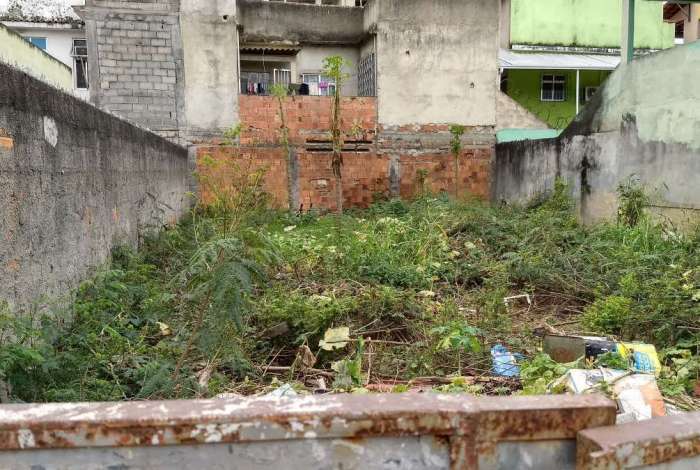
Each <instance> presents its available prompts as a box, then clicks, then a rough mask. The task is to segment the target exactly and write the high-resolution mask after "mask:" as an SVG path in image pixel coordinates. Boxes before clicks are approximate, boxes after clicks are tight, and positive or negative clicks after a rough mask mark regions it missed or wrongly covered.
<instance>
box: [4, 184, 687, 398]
mask: <svg viewBox="0 0 700 470" xmlns="http://www.w3.org/2000/svg"><path fill="white" fill-rule="evenodd" d="M565 192H566V191H565V188H564V187H560V188H559V189H558V191H557V192H556V193H555V194H554V195H552V197H551V198H549V199H547V200H543V201H542V202H541V203H539V204H536V205H533V206H532V207H529V208H489V207H486V206H484V205H482V204H480V203H477V202H463V203H454V202H450V201H449V200H447V198H439V197H425V198H422V199H420V200H417V201H415V202H412V203H405V202H401V201H387V202H379V203H377V204H376V205H374V206H373V207H372V208H371V209H369V210H366V211H357V212H348V213H346V214H345V215H343V216H336V215H327V216H320V215H318V214H304V215H290V214H287V213H280V212H277V211H272V210H268V209H265V208H264V207H262V205H261V204H259V203H258V202H256V203H255V204H253V205H252V206H251V207H246V208H245V210H236V211H232V210H231V207H230V206H229V207H225V206H221V205H219V206H215V207H210V208H209V209H208V210H206V211H202V210H198V211H196V212H194V213H193V215H192V217H191V218H190V219H189V220H187V221H186V222H184V223H182V224H181V225H180V226H178V227H176V228H172V229H168V230H166V231H164V232H163V233H161V234H160V235H158V236H157V237H156V238H152V239H149V240H145V241H144V243H143V246H142V248H141V249H140V250H139V251H138V252H133V251H131V250H128V249H118V250H115V252H114V256H113V262H112V265H111V266H110V267H109V269H106V270H103V271H101V272H99V273H98V274H97V275H96V276H95V278H94V279H92V280H90V281H89V282H86V283H85V284H84V285H83V286H82V287H81V289H80V290H79V292H78V293H77V297H76V299H75V301H74V302H73V304H72V305H71V307H70V308H68V309H65V310H64V311H58V310H56V311H53V312H51V315H50V316H46V315H40V314H39V313H32V312H25V313H24V314H23V316H22V317H21V320H17V319H15V317H14V316H13V315H10V314H9V312H7V313H6V314H5V315H4V317H3V324H2V327H3V343H2V350H1V361H2V362H1V363H0V374H2V380H3V384H4V387H3V389H4V390H3V395H4V397H3V398H4V399H9V400H23V401H65V400H123V399H156V398H186V397H209V396H215V395H217V394H221V393H238V394H243V395H249V394H254V393H262V392H267V391H270V390H272V389H274V388H277V387H278V386H279V384H280V383H290V384H292V385H293V387H294V388H295V389H296V390H297V391H299V392H304V391H308V392H316V393H319V392H332V391H355V392H366V391H385V392H386V391H394V392H400V391H406V390H409V389H413V388H422V389H428V388H437V389H439V390H442V391H466V392H470V393H493V394H507V393H513V392H517V393H522V392H521V391H520V390H521V389H522V388H523V387H525V393H534V392H543V391H544V385H546V382H547V381H549V380H550V379H552V378H555V376H556V375H557V374H559V373H561V370H559V367H557V366H555V365H554V364H553V363H551V361H548V360H547V358H546V357H543V356H541V355H540V353H539V351H538V348H539V346H540V336H539V335H541V334H542V333H544V332H548V331H549V332H551V331H561V332H590V333H605V334H608V335H614V336H617V337H620V338H624V339H626V340H634V339H636V340H644V341H648V342H651V343H653V344H655V345H656V346H657V347H658V348H659V349H660V350H663V351H664V357H663V359H664V362H665V364H666V365H668V366H669V367H668V368H667V370H666V371H665V372H664V375H663V378H662V379H661V385H662V388H663V390H664V392H665V394H666V395H667V396H668V397H670V398H671V399H673V400H675V401H676V402H678V403H681V404H682V406H683V407H693V406H695V405H694V403H693V401H692V400H691V399H690V397H689V394H690V393H692V391H693V389H694V387H695V384H696V380H697V374H698V364H700V362H698V361H697V347H698V341H699V340H700V249H699V248H700V232H695V233H690V234H684V235H681V234H679V233H676V232H675V231H674V230H673V228H672V227H669V226H667V225H663V224H661V225H659V224H656V223H653V222H651V221H649V220H648V219H647V218H646V217H645V216H644V214H643V211H642V210H641V208H640V207H637V206H635V204H636V203H635V199H634V198H629V194H626V195H624V197H625V198H628V199H625V200H623V205H622V210H621V217H620V221H619V222H618V223H611V224H605V225H598V226H593V227H582V226H580V225H579V224H578V223H577V222H576V219H575V217H574V213H573V210H572V207H571V204H570V201H569V200H568V199H567V197H566V196H565ZM251 200H256V201H258V198H252V199H251ZM524 294H527V295H528V296H529V300H528V297H527V296H523V295H524ZM513 296H519V297H515V298H512V299H509V297H513ZM498 343H501V344H503V345H504V346H506V347H508V348H509V349H510V350H511V351H513V352H515V353H520V354H522V355H523V356H524V357H525V358H526V359H525V361H524V363H523V367H524V369H523V380H522V381H520V380H517V379H502V378H499V379H494V378H492V377H491V375H492V374H491V372H490V369H491V356H490V352H489V351H490V348H491V347H492V346H493V345H494V344H498Z"/></svg>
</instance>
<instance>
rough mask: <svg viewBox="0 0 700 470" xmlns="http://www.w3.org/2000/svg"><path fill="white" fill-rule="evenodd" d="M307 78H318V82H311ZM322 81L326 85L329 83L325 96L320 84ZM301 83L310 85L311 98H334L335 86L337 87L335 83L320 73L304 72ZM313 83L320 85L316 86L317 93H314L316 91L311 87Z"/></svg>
mask: <svg viewBox="0 0 700 470" xmlns="http://www.w3.org/2000/svg"><path fill="white" fill-rule="evenodd" d="M307 77H314V78H316V82H309V81H308V79H307ZM324 79H325V80H324ZM322 81H325V82H326V83H328V88H326V89H325V90H326V92H325V94H324V92H323V91H322V89H321V87H320V83H321V82H322ZM301 82H302V83H306V84H308V85H309V94H310V95H311V96H333V95H334V94H335V85H336V84H335V82H334V81H333V80H330V79H329V78H328V77H327V76H325V75H323V74H322V73H320V72H304V73H302V74H301ZM312 83H317V84H318V85H316V87H317V88H318V90H317V91H318V92H317V93H313V91H314V90H313V89H312V86H311V85H312Z"/></svg>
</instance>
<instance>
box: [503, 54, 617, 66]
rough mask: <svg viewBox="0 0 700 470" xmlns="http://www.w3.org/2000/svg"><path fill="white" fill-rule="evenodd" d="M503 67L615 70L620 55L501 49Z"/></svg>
mask: <svg viewBox="0 0 700 470" xmlns="http://www.w3.org/2000/svg"><path fill="white" fill-rule="evenodd" d="M498 62H499V66H500V68H501V69H525V70H615V69H616V68H617V66H618V65H620V57H619V56H611V55H598V54H561V53H554V52H515V51H510V50H506V49H501V50H500V51H499V53H498Z"/></svg>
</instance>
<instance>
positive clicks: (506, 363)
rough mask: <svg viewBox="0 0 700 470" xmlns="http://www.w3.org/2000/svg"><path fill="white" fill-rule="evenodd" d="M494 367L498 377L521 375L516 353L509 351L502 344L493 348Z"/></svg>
mask: <svg viewBox="0 0 700 470" xmlns="http://www.w3.org/2000/svg"><path fill="white" fill-rule="evenodd" d="M491 357H492V358H493V367H492V369H491V371H492V372H493V374H494V375H496V376H498V377H520V366H519V365H518V363H517V361H516V359H515V355H514V354H513V353H511V352H510V351H508V350H507V349H506V348H505V346H503V345H502V344H497V345H495V346H494V347H492V348H491Z"/></svg>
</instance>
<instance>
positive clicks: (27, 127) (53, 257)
mask: <svg viewBox="0 0 700 470" xmlns="http://www.w3.org/2000/svg"><path fill="white" fill-rule="evenodd" d="M190 174H191V171H190V168H189V165H188V155H187V149H185V148H183V147H180V146H178V145H175V144H173V143H171V142H169V141H167V140H165V139H163V138H161V137H159V136H157V135H155V134H153V133H151V132H148V131H145V130H144V129H141V128H138V127H136V126H134V125H132V124H129V123H128V122H126V121H124V120H121V119H118V118H116V117H115V116H113V115H110V114H107V113H105V112H102V111H100V110H98V109H97V108H95V107H94V106H92V105H90V104H88V103H85V102H84V101H81V100H79V99H77V98H74V97H73V96H70V95H68V94H65V93H62V92H60V91H58V90H57V89H55V88H52V87H51V86H49V85H47V84H45V83H43V82H41V81H39V80H36V79H34V78H31V77H30V76H28V75H26V74H24V73H22V72H20V71H18V70H16V69H13V68H11V67H10V66H7V65H4V64H0V240H2V242H0V300H5V301H8V302H9V303H10V304H12V305H14V306H16V307H22V306H27V305H28V304H30V303H31V302H33V301H38V300H41V299H53V300H58V299H59V298H60V297H61V296H64V295H66V294H68V293H69V292H70V291H71V289H73V288H75V287H76V286H77V285H78V284H79V283H80V282H81V281H82V280H84V279H85V278H86V277H88V276H89V275H90V274H91V272H92V271H93V270H94V269H95V268H97V267H99V266H101V265H103V264H104V263H105V262H106V261H107V260H108V258H109V256H110V251H111V248H112V247H113V246H114V245H115V244H117V243H126V244H129V245H132V246H133V245H136V244H137V243H138V241H139V238H140V237H141V236H142V235H143V234H145V233H146V232H148V231H151V230H158V229H161V228H162V227H163V226H164V225H166V224H171V223H175V222H176V221H177V220H178V218H179V217H180V216H181V215H182V214H183V213H184V212H186V211H187V209H188V204H189V198H188V196H187V195H186V193H187V191H189V189H190V187H189V184H190Z"/></svg>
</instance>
